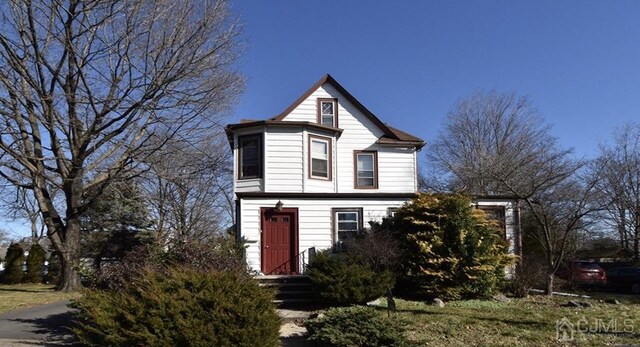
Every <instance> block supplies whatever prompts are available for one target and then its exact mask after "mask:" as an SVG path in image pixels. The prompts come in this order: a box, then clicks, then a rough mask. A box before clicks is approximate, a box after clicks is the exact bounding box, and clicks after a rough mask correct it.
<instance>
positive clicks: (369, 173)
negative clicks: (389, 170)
mask: <svg viewBox="0 0 640 347" xmlns="http://www.w3.org/2000/svg"><path fill="white" fill-rule="evenodd" d="M355 158H356V164H355V165H356V170H355V173H354V174H355V176H356V177H355V185H356V188H376V186H377V183H378V182H377V179H376V176H377V171H378V168H377V166H378V165H377V162H376V161H377V160H376V153H375V152H356V153H355Z"/></svg>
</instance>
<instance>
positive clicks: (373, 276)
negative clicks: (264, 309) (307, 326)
mask: <svg viewBox="0 0 640 347" xmlns="http://www.w3.org/2000/svg"><path fill="white" fill-rule="evenodd" d="M307 275H309V278H310V279H311V282H312V288H313V291H314V293H315V294H316V295H317V297H318V298H319V299H320V300H321V301H322V302H324V303H327V304H329V305H333V306H349V305H354V304H365V303H367V302H369V301H371V300H374V299H376V298H379V297H381V296H384V295H385V294H386V293H387V290H389V289H390V288H392V287H393V285H394V277H393V275H392V274H391V273H390V272H389V271H374V270H373V269H372V268H371V267H370V266H369V265H368V264H367V263H366V262H363V261H362V260H361V258H359V257H358V256H356V255H353V254H350V253H349V252H346V253H337V254H333V253H332V252H331V250H326V251H322V252H319V253H317V254H316V256H315V257H314V258H313V259H312V261H311V263H310V264H309V265H308V266H307Z"/></svg>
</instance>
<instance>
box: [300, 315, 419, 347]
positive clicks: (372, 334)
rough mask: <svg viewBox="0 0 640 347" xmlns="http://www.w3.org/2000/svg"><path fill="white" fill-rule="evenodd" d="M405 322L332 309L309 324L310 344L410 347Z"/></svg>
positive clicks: (310, 320) (311, 320) (350, 346)
mask: <svg viewBox="0 0 640 347" xmlns="http://www.w3.org/2000/svg"><path fill="white" fill-rule="evenodd" d="M403 323H404V322H402V321H398V320H397V319H395V318H387V317H385V316H383V313H381V312H379V311H376V310H375V309H373V308H367V307H363V306H353V307H341V308H331V309H329V310H327V311H325V312H324V313H323V314H322V315H320V316H319V317H318V318H314V319H309V320H307V321H306V322H305V323H304V325H305V327H306V328H307V330H308V331H309V341H312V342H314V343H316V344H318V345H321V346H337V347H342V346H344V347H353V346H408V345H409V342H408V340H407V338H406V336H405V334H404V328H403Z"/></svg>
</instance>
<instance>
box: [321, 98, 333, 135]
mask: <svg viewBox="0 0 640 347" xmlns="http://www.w3.org/2000/svg"><path fill="white" fill-rule="evenodd" d="M318 124H321V125H326V126H330V127H335V128H337V127H338V101H337V100H336V99H318Z"/></svg>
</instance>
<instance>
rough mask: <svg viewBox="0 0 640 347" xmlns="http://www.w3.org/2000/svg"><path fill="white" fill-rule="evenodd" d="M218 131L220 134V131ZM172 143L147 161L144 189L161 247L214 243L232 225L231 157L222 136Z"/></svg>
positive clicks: (220, 134) (217, 134)
mask: <svg viewBox="0 0 640 347" xmlns="http://www.w3.org/2000/svg"><path fill="white" fill-rule="evenodd" d="M220 130H221V129H220ZM192 140H193V139H189V140H186V139H182V140H180V139H174V140H172V141H170V142H168V143H167V145H166V146H165V148H164V149H163V150H162V151H158V152H157V153H155V155H154V156H153V157H152V158H150V159H151V162H150V164H149V165H150V168H151V169H150V170H149V171H148V172H147V173H145V175H144V182H145V183H144V188H145V192H146V197H147V201H148V204H149V206H150V208H151V213H152V217H153V219H154V220H155V223H154V224H155V229H156V230H157V232H158V237H159V238H160V239H161V241H165V242H166V241H168V240H176V239H178V240H185V239H205V238H209V237H219V236H220V234H221V233H223V232H224V229H225V228H226V227H228V226H229V225H230V224H231V222H232V217H233V201H232V197H231V194H232V182H233V181H232V179H231V172H230V167H231V164H230V161H232V158H231V151H230V150H229V146H228V144H227V143H226V138H225V137H224V135H223V134H222V133H215V132H211V133H210V134H208V136H206V139H205V140H202V141H198V142H197V143H193V142H192Z"/></svg>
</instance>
